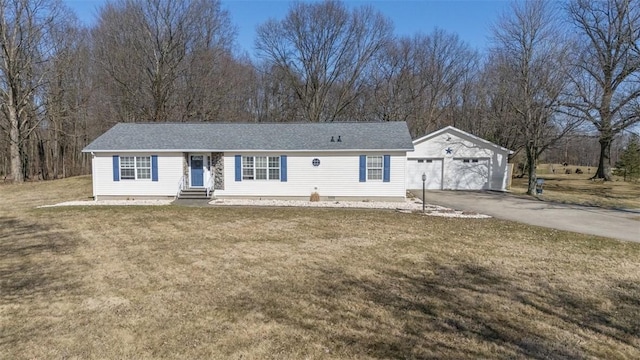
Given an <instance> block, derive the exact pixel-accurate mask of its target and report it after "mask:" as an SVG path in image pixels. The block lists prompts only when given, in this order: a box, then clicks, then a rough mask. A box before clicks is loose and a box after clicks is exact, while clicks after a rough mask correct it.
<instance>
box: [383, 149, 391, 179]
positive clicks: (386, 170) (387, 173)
mask: <svg viewBox="0 0 640 360" xmlns="http://www.w3.org/2000/svg"><path fill="white" fill-rule="evenodd" d="M382 159H383V160H382V161H383V163H382V166H383V168H382V181H383V182H389V181H391V166H390V165H391V156H390V155H385V156H384V157H383V158H382Z"/></svg>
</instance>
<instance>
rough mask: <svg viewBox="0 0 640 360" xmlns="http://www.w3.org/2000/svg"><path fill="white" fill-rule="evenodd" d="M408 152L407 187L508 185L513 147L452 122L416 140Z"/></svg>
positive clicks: (491, 187) (488, 187)
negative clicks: (488, 138)
mask: <svg viewBox="0 0 640 360" xmlns="http://www.w3.org/2000/svg"><path fill="white" fill-rule="evenodd" d="M413 146H414V150H413V151H409V152H408V153H407V175H406V180H407V189H422V174H425V175H426V182H425V187H426V188H427V189H430V190H436V189H437V190H498V191H505V190H506V188H507V184H508V180H509V176H510V170H509V165H508V157H509V154H512V153H513V151H511V150H509V149H505V148H503V147H501V146H498V145H496V144H494V143H492V142H490V141H487V140H484V139H481V138H479V137H477V136H474V135H472V134H469V133H467V132H465V131H462V130H460V129H456V128H455V127H453V126H447V127H446V128H444V129H440V130H438V131H435V132H432V133H431V134H428V135H426V136H423V137H421V138H419V139H416V140H414V141H413Z"/></svg>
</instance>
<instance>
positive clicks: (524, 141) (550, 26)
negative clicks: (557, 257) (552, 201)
mask: <svg viewBox="0 0 640 360" xmlns="http://www.w3.org/2000/svg"><path fill="white" fill-rule="evenodd" d="M553 13H554V11H553V9H552V8H551V4H550V3H549V2H546V1H537V0H530V1H529V0H527V1H525V2H513V3H512V4H511V12H510V13H507V14H505V15H504V16H502V18H501V19H500V21H499V22H498V24H497V26H496V28H495V29H494V38H495V44H496V48H495V49H494V54H495V57H494V61H495V64H492V66H499V69H498V71H497V74H498V76H499V79H498V81H499V82H500V83H501V84H502V87H503V88H506V89H508V90H507V91H508V97H507V98H506V101H507V102H508V105H509V107H510V111H512V112H513V113H514V115H515V116H514V119H513V122H514V126H515V129H516V131H517V132H518V133H519V135H520V136H519V138H520V140H521V144H520V145H521V146H522V147H523V148H524V150H525V152H526V156H527V165H528V170H529V172H528V175H529V185H528V190H527V193H528V194H530V195H534V194H535V185H536V165H537V162H538V157H539V156H540V154H541V153H542V152H543V151H544V150H545V149H547V148H548V147H549V146H550V145H552V144H553V143H554V142H555V141H557V139H559V138H560V137H562V136H563V135H564V134H566V133H567V132H568V131H570V130H571V129H573V128H574V126H575V125H576V123H575V122H573V121H570V120H568V119H567V117H564V116H560V115H559V114H558V112H557V110H558V109H559V108H560V106H561V100H562V98H561V95H562V93H563V91H564V86H565V83H566V78H565V76H566V71H565V66H564V64H566V63H567V59H566V57H567V55H568V47H567V42H566V41H563V37H562V33H561V31H559V27H557V26H556V24H557V23H556V22H555V18H554V16H553Z"/></svg>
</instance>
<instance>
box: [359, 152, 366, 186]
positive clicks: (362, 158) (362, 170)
mask: <svg viewBox="0 0 640 360" xmlns="http://www.w3.org/2000/svg"><path fill="white" fill-rule="evenodd" d="M366 181H367V155H360V182H366Z"/></svg>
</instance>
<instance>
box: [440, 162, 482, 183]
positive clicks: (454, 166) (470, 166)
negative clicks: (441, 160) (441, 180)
mask: <svg viewBox="0 0 640 360" xmlns="http://www.w3.org/2000/svg"><path fill="white" fill-rule="evenodd" d="M488 188H489V160H488V159H474V158H470V159H453V160H452V161H451V162H450V163H449V166H448V168H447V169H446V177H445V189H452V190H483V189H488Z"/></svg>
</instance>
